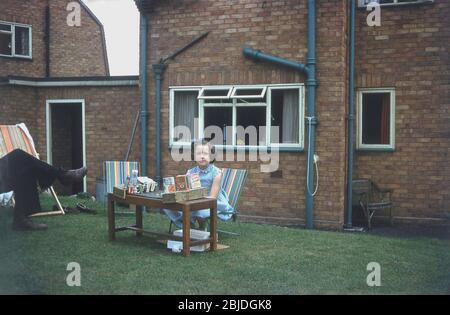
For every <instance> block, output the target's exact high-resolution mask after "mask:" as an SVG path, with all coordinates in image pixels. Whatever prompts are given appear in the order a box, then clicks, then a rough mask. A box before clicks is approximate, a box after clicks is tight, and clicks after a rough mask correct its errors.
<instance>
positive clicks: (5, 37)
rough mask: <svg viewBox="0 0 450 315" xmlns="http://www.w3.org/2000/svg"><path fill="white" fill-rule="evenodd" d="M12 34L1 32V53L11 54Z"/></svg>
mask: <svg viewBox="0 0 450 315" xmlns="http://www.w3.org/2000/svg"><path fill="white" fill-rule="evenodd" d="M11 40H12V35H11V34H5V33H0V54H1V55H8V56H11V54H12V51H11Z"/></svg>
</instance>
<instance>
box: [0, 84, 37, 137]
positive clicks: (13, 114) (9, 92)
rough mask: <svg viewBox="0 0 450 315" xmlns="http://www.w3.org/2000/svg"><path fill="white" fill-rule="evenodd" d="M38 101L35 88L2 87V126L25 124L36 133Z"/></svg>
mask: <svg viewBox="0 0 450 315" xmlns="http://www.w3.org/2000/svg"><path fill="white" fill-rule="evenodd" d="M36 99H37V93H36V90H35V89H34V88H29V87H14V88H13V87H10V86H0V125H15V124H18V123H25V124H26V125H27V128H28V129H29V130H30V132H31V134H34V133H36V132H37V124H36V119H35V118H36V106H35V104H36Z"/></svg>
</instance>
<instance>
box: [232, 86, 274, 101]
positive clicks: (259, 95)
mask: <svg viewBox="0 0 450 315" xmlns="http://www.w3.org/2000/svg"><path fill="white" fill-rule="evenodd" d="M257 89H261V93H260V94H255V95H236V92H237V91H239V90H257ZM266 91H267V86H265V85H263V86H257V85H255V86H252V87H249V86H246V85H244V86H235V87H233V91H232V92H231V96H230V98H236V99H252V98H256V99H258V98H264V96H265V95H266Z"/></svg>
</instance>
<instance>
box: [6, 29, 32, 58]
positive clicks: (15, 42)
mask: <svg viewBox="0 0 450 315" xmlns="http://www.w3.org/2000/svg"><path fill="white" fill-rule="evenodd" d="M31 51H32V49H31V26H29V25H21V24H14V23H6V22H0V56H7V57H20V58H31Z"/></svg>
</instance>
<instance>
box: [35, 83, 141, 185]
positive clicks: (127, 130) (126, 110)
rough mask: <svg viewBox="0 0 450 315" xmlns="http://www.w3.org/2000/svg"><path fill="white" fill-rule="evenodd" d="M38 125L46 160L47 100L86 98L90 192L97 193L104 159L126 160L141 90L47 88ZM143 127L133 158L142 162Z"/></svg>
mask: <svg viewBox="0 0 450 315" xmlns="http://www.w3.org/2000/svg"><path fill="white" fill-rule="evenodd" d="M37 93H38V102H37V106H38V109H37V119H36V124H37V125H38V126H39V130H38V132H36V133H35V134H34V135H33V136H34V137H35V141H36V142H37V146H38V148H39V149H40V151H41V152H42V159H44V160H46V159H47V156H46V131H45V119H46V118H45V103H46V100H61V99H74V100H75V99H76V100H80V99H84V101H85V116H86V117H85V121H86V122H85V124H86V161H87V167H88V177H87V183H88V191H89V192H90V193H94V192H95V180H96V177H99V176H101V165H102V161H105V160H123V159H124V157H125V154H126V152H127V149H128V144H129V140H130V137H131V132H132V128H133V125H134V119H135V117H136V113H137V112H138V110H139V90H138V87H137V86H133V87H107V88H98V87H95V88H94V87H91V88H88V87H86V88H51V89H50V88H45V89H39V91H38V92H37ZM139 139H140V136H139V127H138V128H137V131H136V135H135V138H134V142H133V147H132V150H131V154H130V157H129V159H130V160H137V161H139V156H140V152H139V143H140V142H139V141H140V140H139Z"/></svg>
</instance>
